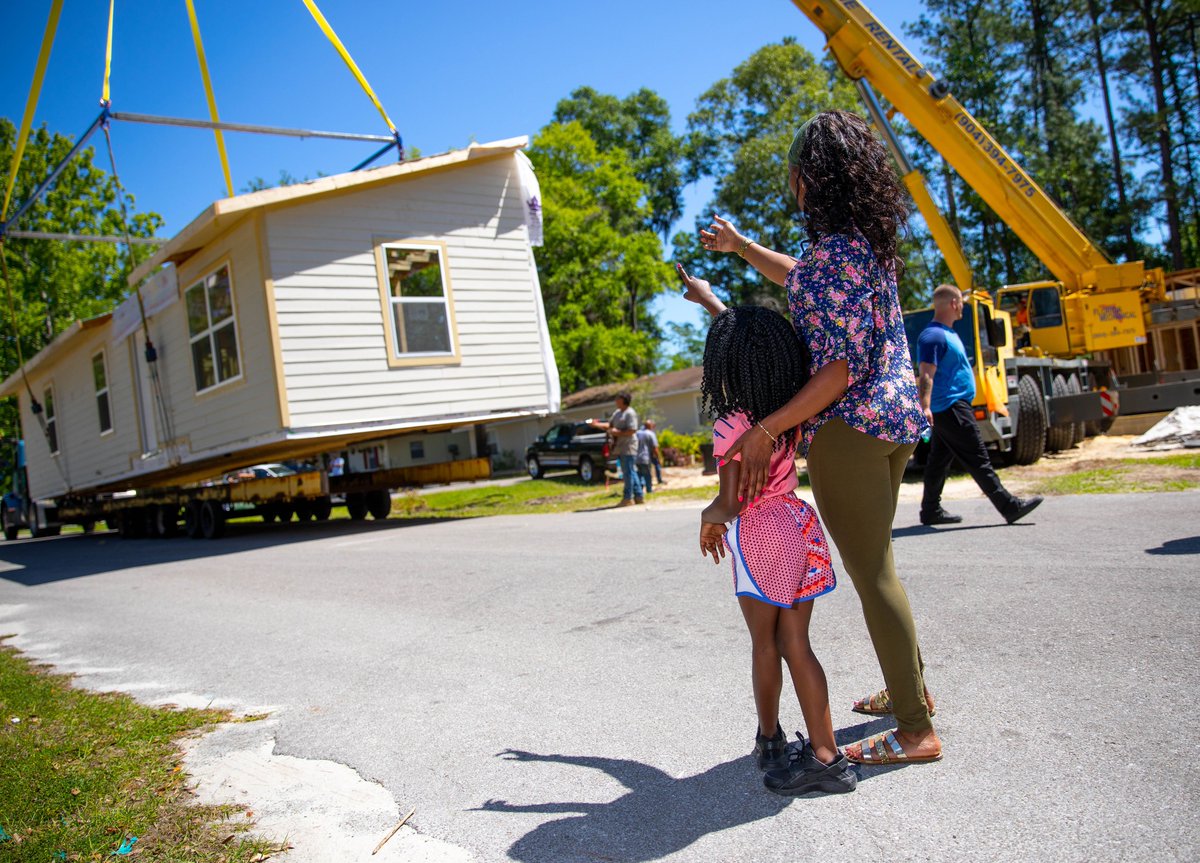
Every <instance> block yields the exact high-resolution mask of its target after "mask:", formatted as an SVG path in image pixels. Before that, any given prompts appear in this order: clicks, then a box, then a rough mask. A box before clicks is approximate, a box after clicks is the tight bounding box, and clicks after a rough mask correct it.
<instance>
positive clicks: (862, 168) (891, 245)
mask: <svg viewBox="0 0 1200 863" xmlns="http://www.w3.org/2000/svg"><path fill="white" fill-rule="evenodd" d="M799 170H800V179H801V180H802V181H803V183H804V188H805V192H804V215H805V218H806V220H807V221H806V230H807V232H808V240H809V242H810V243H816V242H817V241H818V240H819V239H820V238H821V237H826V236H829V235H830V234H841V233H845V232H846V231H847V230H849V229H851V228H857V229H858V230H859V231H860V232H862V235H863V236H864V237H866V238H867V242H869V243H870V244H871V249H872V251H874V253H875V260H877V261H878V262H879V265H880V266H881V267H882V268H883V270H884V272H886V273H890V274H893V275H894V276H895V277H896V278H897V279H899V278H900V276H901V274H902V273H903V272H904V262H903V261H902V260H900V257H899V256H898V255H897V254H896V245H897V237H898V234H899V233H900V232H901V231H903V230H904V229H905V228H906V227H907V226H908V215H909V207H908V194H907V192H905V190H904V187H903V186H902V185H901V184H900V179H899V178H898V177H897V176H896V172H895V170H894V169H893V168H892V161H891V157H890V156H889V155H888V151H887V148H885V147H884V145H883V142H882V141H880V140H879V139H878V138H876V137H875V134H874V133H873V132H872V131H871V127H870V126H869V125H868V124H867V121H866V120H864V119H863V118H862V117H860V116H858V115H857V114H852V113H850V112H849V111H823V112H822V113H820V114H818V115H817V116H816V117H814V118H813V119H812V121H811V122H810V124H809V127H808V132H807V134H806V135H805V138H804V146H803V147H802V148H801V149H800V164H799Z"/></svg>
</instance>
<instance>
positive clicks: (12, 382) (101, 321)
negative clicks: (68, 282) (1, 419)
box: [0, 313, 112, 398]
mask: <svg viewBox="0 0 1200 863" xmlns="http://www.w3.org/2000/svg"><path fill="white" fill-rule="evenodd" d="M111 319H112V315H111V314H107V313H106V314H103V315H98V316H97V317H94V318H88V319H87V320H86V321H75V322H74V323H72V324H71V325H70V326H69V327H67V328H66V329H65V330H63V331H62V332H61V333H59V334H58V335H57V336H55V337H54V339H53V340H52V341H51V342H50V344H48V345H46V347H44V348H42V349H41V350H40V351H38V352H37V353H36V354H35V355H34V356H33V358H32V359H30V360H27V361H26V362H25V365H24V366H22V367H21V368H19V369H17V370H16V371H15V372H13V373H12V374H11V375H9V376H8V378H7V379H6V380H5V381H4V383H2V384H0V398H2V397H4V396H15V395H17V393H19V392H20V391H21V386H22V381H21V379H22V376H23V375H29V374H32V373H33V372H35V371H36V370H37V368H38V366H40V365H41V364H42V363H44V362H45V361H46V360H47V359H48V358H49V357H50V355H51V354H53V353H55V352H57V351H59V350H62V349H63V348H64V347H66V345H68V344H69V343H70V342H73V341H74V340H75V339H76V338H78V337H79V336H81V335H82V334H83V333H86V332H87V331H88V330H94V329H96V327H102V326H104V325H105V324H107V323H108V322H109V321H110V320H111Z"/></svg>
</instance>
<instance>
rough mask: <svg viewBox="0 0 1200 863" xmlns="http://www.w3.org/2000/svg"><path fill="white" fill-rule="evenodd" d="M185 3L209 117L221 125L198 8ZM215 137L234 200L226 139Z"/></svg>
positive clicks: (215, 130) (189, 0)
mask: <svg viewBox="0 0 1200 863" xmlns="http://www.w3.org/2000/svg"><path fill="white" fill-rule="evenodd" d="M184 2H186V3H187V10H188V19H189V20H190V21H191V22H192V41H193V42H195V43H196V59H197V60H199V61H200V77H201V78H202V79H203V80H204V95H205V96H206V97H207V98H208V115H209V117H211V118H212V121H213V122H214V123H219V122H221V118H220V117H219V116H217V98H216V96H214V95H213V88H212V79H210V78H209V77H208V61H207V60H205V59H204V43H203V42H202V41H201V40H200V22H199V21H198V20H197V19H196V7H195V6H194V5H193V4H192V0H184ZM213 135H215V136H216V138H217V152H218V153H219V154H220V156H221V170H223V171H224V172H225V189H226V190H227V191H228V192H229V197H231V198H232V197H233V180H231V179H230V177H229V157H228V156H227V155H226V154H225V137H224V136H223V135H222V134H221V130H220V129H214V130H213Z"/></svg>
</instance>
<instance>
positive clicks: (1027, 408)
mask: <svg viewBox="0 0 1200 863" xmlns="http://www.w3.org/2000/svg"><path fill="white" fill-rule="evenodd" d="M1045 451H1046V406H1045V404H1044V403H1043V401H1042V388H1041V387H1040V386H1038V382H1037V378H1035V377H1034V376H1033V375H1023V376H1022V377H1021V379H1020V381H1018V382H1017V433H1016V436H1015V437H1014V438H1013V448H1012V460H1013V463H1014V464H1033V463H1034V462H1035V461H1037V460H1038V459H1040V458H1041V457H1042V454H1043V453H1044V452H1045Z"/></svg>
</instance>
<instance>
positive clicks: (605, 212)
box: [529, 121, 672, 392]
mask: <svg viewBox="0 0 1200 863" xmlns="http://www.w3.org/2000/svg"><path fill="white" fill-rule="evenodd" d="M529 157H530V159H531V160H532V161H533V163H534V166H535V168H536V170H537V173H538V178H539V182H540V184H541V188H542V198H543V204H544V212H545V224H544V232H545V245H544V246H543V247H542V249H541V250H540V251H539V252H538V255H537V261H538V277H539V279H540V280H541V284H542V296H543V299H544V301H545V305H546V316H547V322H548V325H549V329H550V337H551V341H552V343H553V346H554V354H555V359H556V360H557V362H558V371H559V378H560V380H561V383H562V387H563V390H564V391H565V392H572V391H574V390H578V389H582V388H584V387H588V386H594V385H596V384H602V383H609V382H611V381H615V380H625V379H628V378H632V377H636V376H638V375H641V374H646V373H648V372H650V371H652V369H653V367H654V360H655V353H656V348H657V345H658V342H659V339H660V337H661V333H660V332H659V330H658V326H657V324H656V322H655V321H654V318H653V316H652V315H651V314H650V312H649V305H650V303H651V301H652V300H653V299H654V297H655V296H656V295H657V294H659V293H661V292H662V291H663V290H664V289H665V287H666V286H667V285H668V284H669V283H670V280H671V279H672V275H671V271H670V268H669V267H668V265H667V264H665V263H664V262H663V260H662V244H661V243H660V242H659V239H658V237H657V236H656V235H655V233H654V232H653V231H652V230H651V229H649V228H648V227H646V224H647V217H648V215H649V206H648V205H647V203H646V200H647V195H646V187H645V185H644V184H643V183H642V182H640V181H639V180H638V178H637V176H636V175H635V173H634V170H633V165H632V163H631V161H630V159H629V158H628V157H627V156H626V154H625V152H624V151H623V150H621V149H617V148H614V149H611V150H608V151H603V152H602V151H601V150H600V148H599V147H598V146H597V145H596V142H595V140H594V139H593V138H592V136H591V135H590V134H589V133H588V131H587V129H585V128H584V126H583V125H582V124H581V123H578V122H575V121H572V122H570V123H551V124H550V125H548V126H546V127H545V128H544V129H542V130H541V132H539V133H538V136H537V138H536V139H535V140H534V142H533V146H532V147H531V148H530V150H529Z"/></svg>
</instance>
